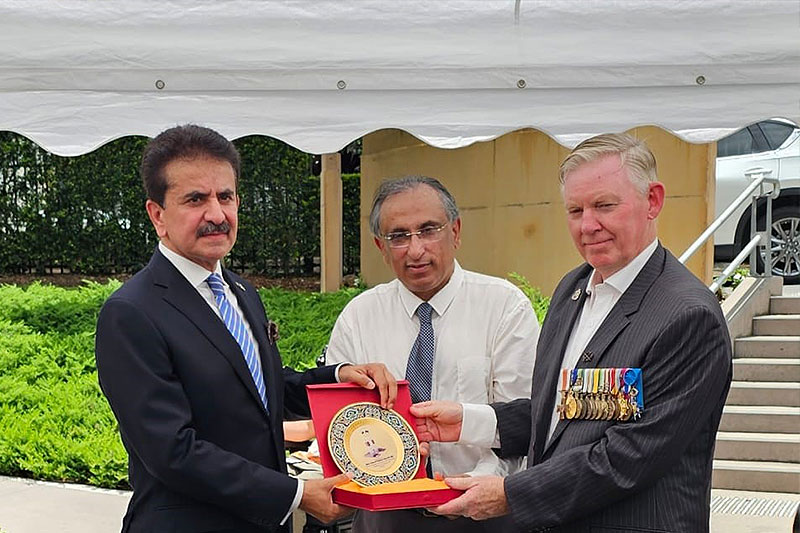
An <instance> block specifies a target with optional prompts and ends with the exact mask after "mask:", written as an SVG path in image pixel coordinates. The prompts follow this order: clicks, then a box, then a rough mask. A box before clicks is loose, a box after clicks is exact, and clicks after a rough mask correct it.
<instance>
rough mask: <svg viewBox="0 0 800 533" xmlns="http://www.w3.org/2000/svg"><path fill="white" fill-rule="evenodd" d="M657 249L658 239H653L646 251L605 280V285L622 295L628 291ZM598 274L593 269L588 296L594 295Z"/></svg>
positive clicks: (587, 285)
mask: <svg viewBox="0 0 800 533" xmlns="http://www.w3.org/2000/svg"><path fill="white" fill-rule="evenodd" d="M657 247H658V239H653V242H651V243H650V244H648V245H647V246H646V247H645V249H644V250H642V251H641V252H639V255H637V256H636V257H634V258H633V259H632V260H631V262H630V263H628V264H627V265H625V266H624V267H622V268H620V269H619V270H617V271H616V272H614V273H613V274H611V275H610V276H608V278H606V279H604V280H603V283H604V284H607V285H610V286H611V287H614V288H615V289H616V290H617V291H619V293H620V294H622V293H624V292H625V291H626V290H628V287H630V286H631V284H632V283H633V280H635V279H636V276H638V275H639V272H641V270H642V269H643V268H644V265H645V263H647V260H648V259H650V256H651V255H653V252H655V251H656V248H657ZM596 272H597V270H596V269H592V275H591V276H589V281H588V282H587V283H586V293H587V294H592V290H593V289H594V287H595V284H593V283H592V282H593V281H594V276H595V273H596Z"/></svg>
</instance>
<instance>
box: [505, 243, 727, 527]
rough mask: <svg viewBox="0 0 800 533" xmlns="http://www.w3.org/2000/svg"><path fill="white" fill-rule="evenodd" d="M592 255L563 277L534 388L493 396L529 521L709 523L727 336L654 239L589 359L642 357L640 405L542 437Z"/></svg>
mask: <svg viewBox="0 0 800 533" xmlns="http://www.w3.org/2000/svg"><path fill="white" fill-rule="evenodd" d="M591 271H592V269H591V267H590V266H589V265H586V264H584V265H583V266H581V267H579V268H577V269H575V270H573V271H572V272H570V273H569V274H567V275H566V276H565V277H564V279H563V280H562V281H561V283H560V284H559V286H558V287H557V288H556V291H555V293H554V294H553V298H552V301H551V306H550V310H549V312H548V314H547V318H546V319H545V322H544V325H543V327H542V331H541V335H540V337H539V348H538V353H537V357H536V369H535V371H534V374H533V386H532V398H531V399H520V400H515V401H513V402H509V403H505V404H495V405H493V407H494V409H495V411H496V413H497V419H498V429H499V431H500V441H501V446H502V447H501V449H500V450H498V453H499V454H500V455H501V456H506V455H522V454H526V453H527V454H528V469H527V470H525V471H523V472H519V473H517V474H512V475H510V476H509V477H507V478H506V480H505V490H506V496H507V498H508V503H509V506H510V509H511V515H512V517H513V519H514V522H515V524H516V525H517V526H518V527H519V528H520V529H521V530H522V531H562V532H566V531H569V532H587V533H588V532H593V533H594V532H598V533H600V532H602V533H611V532H631V531H648V532H654V531H669V532H692V533H694V532H704V531H708V520H709V500H710V491H711V461H712V455H713V450H714V441H715V436H716V431H717V428H718V426H719V421H720V417H721V414H722V406H723V404H724V402H725V397H726V396H727V393H728V388H729V387H730V381H731V342H730V338H729V336H728V330H727V327H726V324H725V319H724V317H723V315H722V311H721V309H720V306H719V304H718V303H717V301H716V299H715V297H714V295H713V294H712V293H711V292H710V291H709V290H708V289H707V288H706V287H705V286H703V284H702V283H700V281H699V280H698V279H697V278H696V277H695V276H694V275H692V274H691V273H690V272H689V271H688V270H686V268H684V267H683V266H682V265H681V264H680V263H678V261H677V260H676V259H675V257H674V256H673V255H672V254H670V253H669V252H668V251H666V250H665V249H664V248H663V247H662V246H661V245H659V246H658V248H657V249H656V251H655V252H654V253H653V256H652V257H651V258H650V260H649V261H648V262H647V264H646V265H645V266H644V268H643V269H642V271H641V272H640V273H639V275H638V276H637V278H636V280H635V281H634V282H633V284H632V285H631V286H630V288H629V289H628V290H627V291H626V292H625V293H624V294H623V295H622V297H621V298H620V300H619V302H617V304H616V306H615V307H614V308H613V309H612V311H611V313H610V314H609V315H608V317H607V318H606V320H605V322H603V324H602V326H601V327H600V329H599V330H598V331H597V333H596V334H595V336H594V337H593V338H592V339H591V341H589V344H588V346H587V347H586V351H585V352H584V357H581V360H580V362H579V366H581V367H640V368H642V373H643V379H644V381H643V388H644V407H645V410H644V414H643V416H642V418H641V419H639V420H637V421H629V422H609V421H592V420H571V421H570V420H562V421H560V422H559V423H558V425H557V426H556V429H555V432H554V433H553V436H552V438H551V439H550V441H549V442H545V439H546V437H547V433H548V425H549V423H550V416H551V413H552V410H553V402H554V392H555V389H556V387H557V379H558V374H559V369H560V366H561V361H562V358H563V355H564V350H565V348H566V344H567V341H568V339H569V335H570V332H571V330H572V326H573V324H574V323H575V320H576V318H577V317H578V316H579V312H580V309H581V307H582V304H583V294H584V292H585V291H583V290H581V295H582V297H581V298H579V299H578V300H577V301H574V300H572V299H571V296H572V295H573V293H574V292H575V291H576V290H577V289H584V288H585V287H586V283H587V280H588V277H589V275H590V273H591Z"/></svg>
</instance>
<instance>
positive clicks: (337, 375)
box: [334, 361, 353, 383]
mask: <svg viewBox="0 0 800 533" xmlns="http://www.w3.org/2000/svg"><path fill="white" fill-rule="evenodd" d="M352 364H353V363H348V362H347V361H344V362H342V363H339V364H338V365H336V371H335V372H334V375H335V376H336V383H341V382H342V380H341V379H339V369H340V368H342V367H343V366H345V365H352Z"/></svg>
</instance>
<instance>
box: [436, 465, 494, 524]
mask: <svg viewBox="0 0 800 533" xmlns="http://www.w3.org/2000/svg"><path fill="white" fill-rule="evenodd" d="M444 481H445V483H447V485H448V486H449V487H450V488H453V489H458V490H463V491H466V492H464V494H462V495H461V496H459V497H458V498H455V499H453V500H450V501H449V502H447V503H444V504H442V505H440V506H439V507H434V508H432V509H428V510H429V511H431V512H433V513H436V514H440V515H447V516H453V515H458V516H466V517H468V518H472V519H473V520H486V519H489V518H495V517H498V516H503V515H505V514H508V512H509V509H508V500H506V491H505V487H504V485H503V478H502V477H500V476H479V477H448V478H445V480H444Z"/></svg>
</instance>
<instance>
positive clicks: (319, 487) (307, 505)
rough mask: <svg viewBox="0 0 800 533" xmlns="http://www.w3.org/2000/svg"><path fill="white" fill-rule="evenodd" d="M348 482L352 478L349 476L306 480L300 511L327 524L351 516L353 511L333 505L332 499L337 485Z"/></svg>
mask: <svg viewBox="0 0 800 533" xmlns="http://www.w3.org/2000/svg"><path fill="white" fill-rule="evenodd" d="M348 481H350V476H348V475H347V474H339V475H338V476H333V477H328V478H325V479H309V480H306V481H305V482H304V483H303V496H302V498H301V499H300V509H302V510H303V511H305V512H306V513H308V514H310V515H313V516H314V517H315V518H317V519H318V520H319V521H321V522H323V523H325V524H329V523H331V522H333V521H334V520H338V519H340V518H343V517H345V516H347V515H349V514H351V513H352V512H353V509H351V508H350V507H345V506H343V505H338V504H336V503H333V498H332V497H331V492H332V491H333V488H334V487H335V486H336V485H342V484H344V483H347V482H348Z"/></svg>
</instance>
